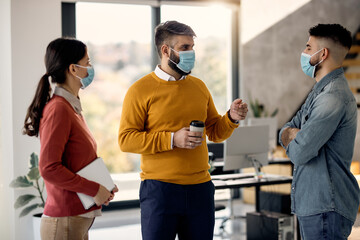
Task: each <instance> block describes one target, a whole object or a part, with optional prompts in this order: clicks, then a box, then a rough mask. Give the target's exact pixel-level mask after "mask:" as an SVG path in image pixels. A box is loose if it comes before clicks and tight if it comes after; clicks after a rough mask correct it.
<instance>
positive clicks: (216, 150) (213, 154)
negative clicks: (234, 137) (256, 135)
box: [208, 143, 230, 236]
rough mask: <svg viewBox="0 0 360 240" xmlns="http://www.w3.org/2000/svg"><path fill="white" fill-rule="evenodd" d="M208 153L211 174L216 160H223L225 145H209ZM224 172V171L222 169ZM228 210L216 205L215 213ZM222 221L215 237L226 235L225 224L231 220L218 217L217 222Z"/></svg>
mask: <svg viewBox="0 0 360 240" xmlns="http://www.w3.org/2000/svg"><path fill="white" fill-rule="evenodd" d="M208 152H209V163H210V169H209V172H210V173H212V172H213V171H214V170H216V169H215V168H213V167H212V164H211V163H212V162H213V161H214V160H215V159H216V158H223V152H224V145H223V144H222V143H220V144H219V143H208ZM221 171H222V169H221ZM224 209H226V206H225V205H223V204H219V203H215V212H217V211H221V210H224ZM219 219H221V223H220V226H219V233H218V234H216V235H215V236H223V235H224V234H225V223H226V222H227V221H228V220H229V219H230V217H227V216H223V217H217V218H215V221H216V220H219Z"/></svg>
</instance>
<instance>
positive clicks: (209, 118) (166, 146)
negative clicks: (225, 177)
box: [119, 72, 238, 184]
mask: <svg viewBox="0 0 360 240" xmlns="http://www.w3.org/2000/svg"><path fill="white" fill-rule="evenodd" d="M192 120H201V121H203V122H204V123H205V131H204V132H205V133H206V135H207V136H208V138H209V140H211V141H214V142H221V141H224V140H225V139H226V138H228V137H230V135H231V134H232V132H233V131H234V129H235V128H236V127H237V126H238V125H237V124H234V123H232V122H231V120H230V119H229V118H228V116H227V114H225V115H224V116H221V115H219V114H218V112H217V111H216V108H215V105H214V102H213V100H212V97H211V95H210V92H209V91H208V89H207V87H206V86H205V84H204V83H203V82H202V81H201V80H200V79H198V78H195V77H193V76H187V77H186V78H185V79H184V80H180V81H164V80H162V79H160V78H158V77H157V76H156V75H155V73H154V72H152V73H150V74H148V75H146V76H144V77H143V78H141V79H139V80H138V81H136V82H135V83H134V84H133V85H132V86H131V87H130V88H129V90H128V92H127V94H126V96H125V100H124V104H123V109H122V115H121V122H120V129H119V145H120V148H121V150H122V151H124V152H132V153H139V154H141V155H142V156H141V170H142V172H141V174H140V176H141V179H142V180H145V179H153V180H159V181H163V182H169V183H176V184H197V183H203V182H206V181H209V180H210V174H209V172H208V169H209V164H208V150H207V145H206V140H204V141H203V143H202V145H201V146H199V147H197V148H195V149H182V148H176V147H174V148H173V149H171V133H172V132H176V131H178V130H180V129H181V128H183V127H188V126H189V125H190V122H191V121H192ZM204 139H205V136H204Z"/></svg>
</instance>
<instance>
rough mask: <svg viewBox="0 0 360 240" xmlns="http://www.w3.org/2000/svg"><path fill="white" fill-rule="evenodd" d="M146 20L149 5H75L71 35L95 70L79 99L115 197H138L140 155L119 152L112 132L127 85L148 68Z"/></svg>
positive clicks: (149, 68)
mask: <svg viewBox="0 0 360 240" xmlns="http://www.w3.org/2000/svg"><path fill="white" fill-rule="evenodd" d="M150 19H151V8H150V7H149V6H144V5H125V4H107V3H106V4H103V3H77V4H76V29H77V32H76V36H77V38H78V39H79V40H81V41H83V42H85V43H86V44H87V46H88V49H89V55H90V59H91V62H92V64H93V66H94V69H95V79H94V82H93V83H92V84H91V86H90V87H89V88H87V89H86V90H85V91H82V92H81V102H82V105H83V109H84V116H85V119H86V121H87V123H88V125H89V128H90V129H91V132H92V133H93V135H94V137H95V139H96V141H97V144H98V155H99V156H101V157H102V158H103V159H104V161H105V162H106V165H107V167H108V169H109V170H110V171H111V173H112V177H113V179H114V180H115V181H116V183H117V185H118V187H119V189H121V190H122V194H117V195H116V197H117V198H116V200H126V199H136V198H138V187H139V184H138V182H139V181H140V180H139V174H138V172H139V171H140V156H139V155H137V154H129V153H124V152H121V151H120V149H119V145H118V140H117V139H118V138H117V137H118V130H119V123H120V116H121V111H122V102H123V99H124V97H125V94H126V91H127V89H128V88H129V87H130V86H131V84H132V83H134V82H135V81H136V80H137V79H139V78H140V77H142V76H144V75H146V74H148V73H149V72H150V71H151V56H150V55H151V48H150V45H151V32H150V30H151V25H150V24H151V21H150ZM131 180H133V181H131ZM125 190H126V191H125Z"/></svg>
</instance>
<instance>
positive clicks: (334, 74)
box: [314, 68, 344, 93]
mask: <svg viewBox="0 0 360 240" xmlns="http://www.w3.org/2000/svg"><path fill="white" fill-rule="evenodd" d="M341 74H344V69H343V68H337V69H335V70H333V71H332V72H330V73H328V74H327V75H326V76H325V77H323V78H322V79H321V80H320V81H319V82H317V83H316V84H315V86H314V91H315V92H316V93H320V92H321V90H322V89H323V88H324V87H325V86H326V85H328V84H329V83H330V82H332V81H333V80H334V79H335V78H336V77H338V76H339V75H341Z"/></svg>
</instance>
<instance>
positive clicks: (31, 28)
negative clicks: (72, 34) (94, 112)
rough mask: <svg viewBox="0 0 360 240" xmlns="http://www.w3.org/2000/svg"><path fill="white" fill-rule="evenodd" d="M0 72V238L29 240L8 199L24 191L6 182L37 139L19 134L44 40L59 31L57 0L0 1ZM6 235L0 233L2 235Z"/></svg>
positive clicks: (26, 222) (20, 171) (28, 227)
mask: <svg viewBox="0 0 360 240" xmlns="http://www.w3.org/2000/svg"><path fill="white" fill-rule="evenodd" d="M0 2H1V4H0V16H1V21H0V23H1V25H0V36H1V38H0V39H1V40H0V41H1V45H0V52H1V54H0V60H1V61H0V63H1V64H0V74H1V75H0V76H1V103H2V105H1V106H2V108H1V113H2V114H1V115H2V121H1V123H2V126H1V133H2V143H1V144H2V158H1V162H0V163H1V164H0V170H1V178H2V179H1V184H2V186H3V188H1V195H3V194H4V195H5V196H6V197H4V198H3V197H2V196H1V199H2V202H1V204H0V206H1V214H0V215H1V217H2V221H1V224H0V225H1V226H0V228H1V231H0V232H1V239H9V240H12V239H24V240H25V239H27V240H28V239H31V238H32V223H31V217H30V216H28V217H24V218H21V219H19V218H18V217H17V216H18V214H19V211H15V212H14V210H13V202H14V199H15V198H16V197H17V196H18V195H19V194H23V193H26V191H28V190H21V191H13V190H12V189H9V188H8V185H9V183H10V181H11V180H12V179H13V178H14V177H15V176H19V175H25V174H26V173H27V172H28V159H29V156H30V153H32V152H34V151H35V152H38V153H39V141H38V140H37V139H36V138H30V137H27V136H23V135H22V133H21V130H22V127H23V121H24V118H25V114H26V110H27V107H28V105H29V104H30V101H31V99H32V97H33V95H34V93H35V88H36V86H37V83H38V81H39V79H40V77H41V76H42V75H43V74H44V73H45V67H44V54H45V49H46V46H47V44H48V43H49V42H50V41H51V40H53V39H55V38H56V37H60V36H61V2H60V0H31V1H28V0H12V1H10V0H1V1H0ZM5 236H6V237H5Z"/></svg>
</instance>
